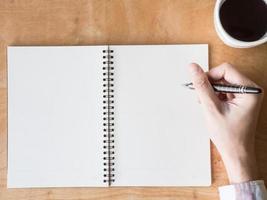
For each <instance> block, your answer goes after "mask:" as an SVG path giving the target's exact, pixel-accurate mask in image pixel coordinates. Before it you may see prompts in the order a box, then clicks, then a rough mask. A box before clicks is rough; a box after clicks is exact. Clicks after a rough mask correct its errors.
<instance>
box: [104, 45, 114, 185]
mask: <svg viewBox="0 0 267 200" xmlns="http://www.w3.org/2000/svg"><path fill="white" fill-rule="evenodd" d="M113 52H114V51H113V50H110V48H109V47H108V49H107V50H103V83H104V84H103V132H104V139H103V142H104V146H103V160H104V163H103V164H104V180H103V181H104V183H108V185H109V186H110V185H111V183H112V182H114V181H115V174H114V171H115V169H114V165H115V163H114V160H115V156H114V154H115V152H114V148H115V146H114V66H113V63H114V62H113Z"/></svg>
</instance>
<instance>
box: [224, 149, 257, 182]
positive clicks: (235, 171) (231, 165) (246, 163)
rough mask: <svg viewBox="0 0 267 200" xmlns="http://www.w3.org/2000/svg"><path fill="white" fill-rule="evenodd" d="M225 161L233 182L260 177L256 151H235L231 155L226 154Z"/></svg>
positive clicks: (230, 179)
mask: <svg viewBox="0 0 267 200" xmlns="http://www.w3.org/2000/svg"><path fill="white" fill-rule="evenodd" d="M223 161H224V165H225V168H226V171H227V174H228V178H229V182H230V183H231V184H234V183H241V182H246V181H251V180H256V179H258V170H257V163H256V158H255V153H254V152H246V151H240V152H238V151H237V152H233V153H232V154H231V155H229V156H224V157H223Z"/></svg>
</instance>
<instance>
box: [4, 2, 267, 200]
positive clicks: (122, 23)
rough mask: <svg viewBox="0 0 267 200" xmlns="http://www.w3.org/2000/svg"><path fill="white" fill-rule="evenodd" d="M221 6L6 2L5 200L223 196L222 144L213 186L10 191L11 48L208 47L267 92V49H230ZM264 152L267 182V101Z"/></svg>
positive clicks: (260, 148) (260, 146)
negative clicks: (219, 26) (219, 30)
mask: <svg viewBox="0 0 267 200" xmlns="http://www.w3.org/2000/svg"><path fill="white" fill-rule="evenodd" d="M214 4H215V0H201V1H196V0H53V1H50V0H23V1H21V0H0V199H1V200H26V199H27V200H44V199H49V200H52V199H57V200H77V199H80V200H85V199H86V200H88V199H96V200H100V199H103V200H105V199H117V200H121V199H131V200H133V199H135V200H141V199H146V200H149V199H153V200H157V199H161V200H174V199H181V200H183V199H187V200H192V199H201V200H210V199H218V193H217V186H219V185H223V184H227V176H226V173H225V170H224V166H223V163H222V160H221V158H220V156H219V154H218V153H217V151H216V149H215V148H214V146H212V171H213V184H212V186H211V187H206V188H200V187H199V188H187V187H184V188H178V187H177V188H175V187H174V188H104V189H103V188H101V189H100V188H66V189H62V188H60V189H6V178H7V175H6V174H7V63H6V62H7V60H6V56H7V55H6V47H7V46H8V45H90V44H173V43H175V44H189V43H208V44H209V45H210V46H209V49H210V66H211V67H212V66H216V65H218V64H220V63H222V62H225V61H228V62H230V63H232V64H234V65H235V66H236V68H238V69H239V70H241V71H242V72H243V73H244V74H246V75H247V76H248V77H250V78H251V79H253V80H255V81H256V82H257V83H258V84H259V85H261V86H263V87H265V88H267V45H266V44H265V45H262V46H259V47H256V48H251V49H233V48H230V47H227V46H225V45H224V44H223V43H222V42H221V41H220V40H219V38H218V36H217V35H216V33H215V30H214V26H213V9H214ZM256 151H257V159H258V164H259V168H260V172H261V175H262V177H263V178H264V179H265V181H267V102H266V101H264V104H263V108H262V114H261V117H260V122H259V126H258V132H257V137H256Z"/></svg>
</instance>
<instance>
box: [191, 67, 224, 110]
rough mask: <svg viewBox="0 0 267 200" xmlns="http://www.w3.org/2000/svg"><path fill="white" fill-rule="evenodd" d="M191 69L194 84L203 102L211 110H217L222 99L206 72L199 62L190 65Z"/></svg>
mask: <svg viewBox="0 0 267 200" xmlns="http://www.w3.org/2000/svg"><path fill="white" fill-rule="evenodd" d="M189 71H190V74H191V78H192V83H193V86H194V88H195V90H196V92H197V95H198V98H199V100H200V102H201V104H202V105H203V106H204V108H205V109H207V110H209V111H210V110H216V109H217V108H218V106H219V105H220V101H219V99H218V97H217V96H216V94H215V92H214V90H213V88H212V86H211V84H210V82H209V79H208V77H207V75H206V74H205V72H204V71H203V70H202V69H201V67H200V66H199V65H198V64H195V63H192V64H190V65H189Z"/></svg>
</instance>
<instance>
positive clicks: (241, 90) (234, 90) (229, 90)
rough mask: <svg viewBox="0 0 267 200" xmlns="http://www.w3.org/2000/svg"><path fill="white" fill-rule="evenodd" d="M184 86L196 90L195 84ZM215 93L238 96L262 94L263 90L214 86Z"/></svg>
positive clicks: (235, 86)
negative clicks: (236, 94)
mask: <svg viewBox="0 0 267 200" xmlns="http://www.w3.org/2000/svg"><path fill="white" fill-rule="evenodd" d="M183 86H185V87H187V88H189V89H192V90H194V89H195V88H194V86H193V83H186V84H183ZM212 87H213V89H214V91H215V92H224V93H238V94H260V93H262V90H261V88H257V87H250V86H243V85H222V84H212Z"/></svg>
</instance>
